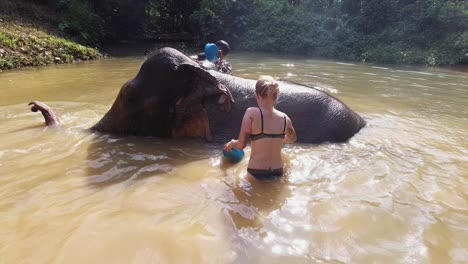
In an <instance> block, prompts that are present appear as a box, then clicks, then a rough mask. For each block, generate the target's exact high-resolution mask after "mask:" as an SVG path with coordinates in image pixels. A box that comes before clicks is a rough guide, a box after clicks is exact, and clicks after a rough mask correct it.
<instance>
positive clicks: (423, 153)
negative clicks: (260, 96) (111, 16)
mask: <svg viewBox="0 0 468 264" xmlns="http://www.w3.org/2000/svg"><path fill="white" fill-rule="evenodd" d="M231 60H232V62H233V66H234V69H235V74H236V75H238V76H243V77H249V78H257V77H258V76H259V75H260V74H270V75H273V76H275V77H278V78H284V79H290V80H294V81H298V82H301V83H304V84H307V85H313V86H317V87H319V88H321V89H323V90H326V91H328V92H330V93H332V94H334V95H335V96H337V97H339V98H340V99H341V100H343V101H344V102H345V103H347V104H348V105H349V106H350V107H351V108H352V109H354V110H356V111H357V112H359V113H360V114H362V115H363V116H364V117H365V119H366V120H367V122H368V126H367V127H365V128H364V129H363V130H362V131H361V132H359V134H357V135H356V136H355V137H353V138H352V139H351V140H350V141H349V142H348V143H346V144H324V145H318V146H317V145H301V144H295V145H291V146H288V147H286V149H285V151H284V157H285V160H286V163H287V177H286V178H285V179H283V180H282V181H280V182H274V183H259V182H255V181H249V180H248V178H246V171H245V170H246V166H247V160H248V156H249V149H247V151H246V158H244V159H243V161H242V162H241V163H240V164H236V165H229V164H225V163H223V161H222V160H221V151H220V147H219V146H212V145H207V144H205V143H203V142H193V141H181V142H175V141H170V140H161V139H156V138H134V137H127V138H120V137H115V136H108V135H98V134H93V133H90V132H89V131H88V130H87V129H86V128H88V127H90V126H92V125H93V124H94V123H95V122H97V121H98V120H99V118H100V117H101V116H102V115H103V114H104V113H105V112H106V110H107V109H108V108H109V107H110V105H111V103H112V102H113V100H114V98H115V96H116V95H117V93H118V91H119V89H120V86H121V85H122V84H123V83H124V82H125V81H126V80H127V79H129V78H130V77H132V76H134V75H135V74H136V72H137V71H138V68H139V66H140V64H141V62H142V58H141V57H127V58H118V59H104V60H101V61H94V62H88V63H81V64H74V65H62V66H51V67H47V68H40V69H25V70H20V71H11V72H6V73H1V74H0V92H1V96H0V135H1V138H0V263H23V262H27V263H284V262H287V263H342V262H343V263H373V262H375V263H450V262H452V263H466V262H468V141H467V139H466V136H467V131H468V92H467V91H468V74H467V73H460V72H452V71H448V70H442V69H428V68H407V67H403V68H402V67H396V66H395V67H390V68H385V67H373V66H371V65H360V64H345V63H338V62H334V61H320V60H311V59H301V58H292V59H291V58H289V59H288V58H283V57H272V56H269V55H260V56H259V55H253V54H234V55H233V56H231ZM30 100H43V101H45V102H47V103H49V104H50V105H51V106H52V107H53V108H54V109H55V111H56V112H57V114H58V116H59V117H60V119H61V120H62V122H63V123H65V124H66V125H67V126H66V127H65V128H61V129H48V128H45V127H44V126H43V120H42V117H41V115H40V114H38V113H31V112H30V111H29V108H28V107H27V105H26V104H27V103H28V102H29V101H30ZM293 121H294V120H293Z"/></svg>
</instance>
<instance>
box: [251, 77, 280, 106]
mask: <svg viewBox="0 0 468 264" xmlns="http://www.w3.org/2000/svg"><path fill="white" fill-rule="evenodd" d="M255 92H256V93H257V94H258V95H260V96H261V97H262V98H266V97H272V98H273V99H274V100H276V99H277V98H278V95H279V87H278V83H277V82H276V81H275V79H274V78H273V77H271V76H268V75H262V76H260V77H259V78H258V80H257V83H256V84H255Z"/></svg>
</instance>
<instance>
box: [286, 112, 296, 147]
mask: <svg viewBox="0 0 468 264" xmlns="http://www.w3.org/2000/svg"><path fill="white" fill-rule="evenodd" d="M286 118H287V123H288V125H287V128H286V136H285V137H284V143H286V144H287V143H293V142H294V141H296V139H297V136H296V130H295V129H294V127H293V124H292V122H291V119H289V116H286Z"/></svg>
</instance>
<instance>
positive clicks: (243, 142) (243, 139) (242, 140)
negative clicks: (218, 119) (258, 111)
mask: <svg viewBox="0 0 468 264" xmlns="http://www.w3.org/2000/svg"><path fill="white" fill-rule="evenodd" d="M252 121H253V116H252V108H248V109H247V110H246V111H245V114H244V118H242V125H241V129H240V132H239V139H232V140H231V141H229V142H228V143H226V144H224V149H225V150H226V151H229V152H231V151H232V148H236V149H244V148H245V147H246V146H247V142H248V140H249V135H250V133H251V131H252Z"/></svg>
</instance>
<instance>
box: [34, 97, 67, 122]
mask: <svg viewBox="0 0 468 264" xmlns="http://www.w3.org/2000/svg"><path fill="white" fill-rule="evenodd" d="M28 105H30V106H31V111H32V112H37V111H41V113H42V116H43V117H44V121H45V123H46V125H47V126H60V125H61V124H62V123H61V122H60V120H59V119H58V118H57V116H56V115H55V113H54V111H52V109H51V108H50V107H49V106H48V105H46V104H44V103H43V102H39V101H32V102H30V103H29V104H28Z"/></svg>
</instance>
